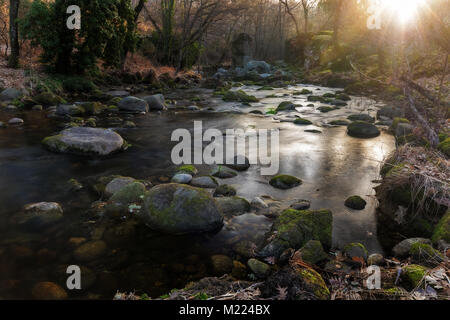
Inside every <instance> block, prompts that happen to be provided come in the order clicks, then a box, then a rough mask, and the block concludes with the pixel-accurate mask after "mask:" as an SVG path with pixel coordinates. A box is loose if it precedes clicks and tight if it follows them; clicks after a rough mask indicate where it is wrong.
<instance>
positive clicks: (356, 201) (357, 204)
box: [345, 196, 367, 210]
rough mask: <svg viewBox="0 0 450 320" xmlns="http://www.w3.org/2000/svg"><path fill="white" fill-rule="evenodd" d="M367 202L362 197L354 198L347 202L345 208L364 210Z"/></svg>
mask: <svg viewBox="0 0 450 320" xmlns="http://www.w3.org/2000/svg"><path fill="white" fill-rule="evenodd" d="M366 205H367V202H366V200H364V199H363V198H361V197H360V196H352V197H350V198H348V199H347V200H346V201H345V206H346V207H349V208H351V209H354V210H364V209H365V208H366Z"/></svg>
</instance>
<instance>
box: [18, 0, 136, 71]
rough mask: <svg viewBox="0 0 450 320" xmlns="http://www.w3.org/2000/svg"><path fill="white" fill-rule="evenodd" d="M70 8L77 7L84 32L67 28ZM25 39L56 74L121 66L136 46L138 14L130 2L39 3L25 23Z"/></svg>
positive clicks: (79, 0)
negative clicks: (39, 49) (136, 19)
mask: <svg viewBox="0 0 450 320" xmlns="http://www.w3.org/2000/svg"><path fill="white" fill-rule="evenodd" d="M69 5H78V6H79V7H80V9H81V14H82V28H81V29H80V30H69V29H68V28H67V26H66V20H67V18H68V15H67V13H66V10H67V7H68V6H69ZM21 27H22V30H23V32H22V33H23V35H24V37H25V38H26V39H28V40H31V43H32V45H34V46H40V47H41V48H42V49H43V53H42V55H41V57H40V58H41V61H42V62H43V63H45V64H46V65H48V66H49V67H50V68H51V69H52V71H55V72H57V73H63V74H67V73H83V72H85V71H88V70H93V69H95V68H96V64H97V62H98V61H99V60H102V62H103V64H104V65H105V66H107V67H108V66H113V67H117V66H120V65H121V64H122V62H123V60H124V55H125V54H126V52H128V51H133V50H134V47H135V45H136V41H137V37H136V30H135V29H136V24H135V11H134V10H133V8H132V6H131V2H130V0H56V1H55V2H51V3H48V2H44V1H42V0H36V1H34V2H33V4H32V6H31V9H30V10H29V12H28V13H27V15H26V16H25V18H24V19H23V21H22V26H21Z"/></svg>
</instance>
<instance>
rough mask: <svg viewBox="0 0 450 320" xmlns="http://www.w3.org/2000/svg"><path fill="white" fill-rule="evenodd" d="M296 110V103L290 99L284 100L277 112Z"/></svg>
mask: <svg viewBox="0 0 450 320" xmlns="http://www.w3.org/2000/svg"><path fill="white" fill-rule="evenodd" d="M289 110H295V105H294V104H293V103H292V102H290V101H283V102H281V103H280V104H279V105H278V107H277V112H281V111H289Z"/></svg>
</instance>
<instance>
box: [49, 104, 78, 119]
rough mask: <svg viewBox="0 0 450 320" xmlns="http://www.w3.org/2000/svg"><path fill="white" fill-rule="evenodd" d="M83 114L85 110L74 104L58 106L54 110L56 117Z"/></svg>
mask: <svg viewBox="0 0 450 320" xmlns="http://www.w3.org/2000/svg"><path fill="white" fill-rule="evenodd" d="M84 113H85V110H84V109H83V107H82V106H80V105H74V104H60V105H58V106H57V108H56V114H57V115H58V116H66V115H69V116H81V115H83V114H84Z"/></svg>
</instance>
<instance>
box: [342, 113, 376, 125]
mask: <svg viewBox="0 0 450 320" xmlns="http://www.w3.org/2000/svg"><path fill="white" fill-rule="evenodd" d="M347 119H348V120H350V121H364V122H369V123H374V122H375V118H374V117H371V116H369V115H368V114H364V113H361V114H353V115H351V116H348V118H347Z"/></svg>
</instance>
